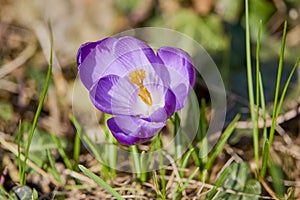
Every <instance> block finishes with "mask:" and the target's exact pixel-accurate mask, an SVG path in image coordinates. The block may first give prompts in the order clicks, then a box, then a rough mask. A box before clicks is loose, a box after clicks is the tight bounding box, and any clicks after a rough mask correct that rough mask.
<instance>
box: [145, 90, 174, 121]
mask: <svg viewBox="0 0 300 200" xmlns="http://www.w3.org/2000/svg"><path fill="white" fill-rule="evenodd" d="M175 106H176V96H175V94H174V93H173V92H172V91H171V90H170V89H168V90H167V91H166V94H165V98H164V106H163V107H160V108H158V109H157V110H156V111H155V112H153V113H152V114H151V115H150V116H149V117H148V118H145V119H146V120H148V121H151V122H162V121H166V120H167V119H168V118H169V117H171V116H172V115H173V113H174V111H175Z"/></svg>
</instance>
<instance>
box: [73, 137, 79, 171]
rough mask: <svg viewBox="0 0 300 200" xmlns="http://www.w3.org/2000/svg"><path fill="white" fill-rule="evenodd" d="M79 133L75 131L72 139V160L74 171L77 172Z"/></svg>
mask: <svg viewBox="0 0 300 200" xmlns="http://www.w3.org/2000/svg"><path fill="white" fill-rule="evenodd" d="M80 144H81V143H80V133H79V132H78V131H77V132H76V135H75V138H74V148H73V149H74V150H73V159H74V170H75V171H78V170H79V168H78V164H79V155H80Z"/></svg>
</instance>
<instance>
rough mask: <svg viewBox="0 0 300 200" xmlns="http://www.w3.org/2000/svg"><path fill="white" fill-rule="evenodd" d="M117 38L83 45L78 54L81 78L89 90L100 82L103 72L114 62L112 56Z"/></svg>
mask: <svg viewBox="0 0 300 200" xmlns="http://www.w3.org/2000/svg"><path fill="white" fill-rule="evenodd" d="M116 41H117V39H116V38H105V39H103V40H100V41H97V42H90V43H86V44H83V45H81V47H80V48H79V50H78V53H77V63H78V72H79V77H80V79H81V81H82V83H83V84H84V86H85V87H86V88H87V89H89V90H90V89H91V88H92V86H93V85H94V84H95V83H97V82H98V80H99V79H100V78H101V77H102V73H103V71H104V70H105V69H106V68H107V67H108V66H109V65H110V63H111V62H112V61H113V60H114V57H113V54H112V48H113V44H114V43H115V42H116Z"/></svg>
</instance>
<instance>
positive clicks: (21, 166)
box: [17, 120, 23, 180]
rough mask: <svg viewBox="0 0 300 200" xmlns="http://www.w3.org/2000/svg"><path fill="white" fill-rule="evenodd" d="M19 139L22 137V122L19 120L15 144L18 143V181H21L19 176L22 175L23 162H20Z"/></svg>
mask: <svg viewBox="0 0 300 200" xmlns="http://www.w3.org/2000/svg"><path fill="white" fill-rule="evenodd" d="M21 137H22V121H21V120H20V122H19V125H18V136H17V143H18V156H17V161H18V167H19V179H20V180H21V178H22V177H21V174H22V170H23V169H22V168H23V162H22V160H21Z"/></svg>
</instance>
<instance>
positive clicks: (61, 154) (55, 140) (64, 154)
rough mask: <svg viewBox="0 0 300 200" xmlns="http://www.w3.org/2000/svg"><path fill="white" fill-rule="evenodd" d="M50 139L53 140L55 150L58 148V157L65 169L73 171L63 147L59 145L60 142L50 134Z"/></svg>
mask: <svg viewBox="0 0 300 200" xmlns="http://www.w3.org/2000/svg"><path fill="white" fill-rule="evenodd" d="M51 137H52V139H53V141H54V142H55V144H56V146H57V148H58V152H59V154H60V156H61V157H62V159H63V161H64V163H65V165H66V167H67V168H68V169H70V170H73V165H72V164H71V161H70V159H69V158H68V156H67V154H66V152H65V150H64V148H63V146H62V145H61V142H60V140H59V139H58V137H57V136H56V135H54V134H51Z"/></svg>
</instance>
